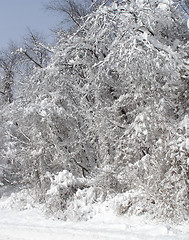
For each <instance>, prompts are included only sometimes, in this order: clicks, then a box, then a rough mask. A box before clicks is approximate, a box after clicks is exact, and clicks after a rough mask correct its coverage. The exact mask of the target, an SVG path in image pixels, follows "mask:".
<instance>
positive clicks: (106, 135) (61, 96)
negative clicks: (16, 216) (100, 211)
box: [1, 0, 189, 221]
mask: <svg viewBox="0 0 189 240" xmlns="http://www.w3.org/2000/svg"><path fill="white" fill-rule="evenodd" d="M188 40H189V31H188V28H187V24H186V20H185V19H183V18H182V16H179V12H178V11H177V10H176V9H175V7H174V5H172V2H171V1H165V0H164V1H162V0H158V1H153V0H152V1H145V0H142V1H115V2H114V3H113V4H112V5H111V6H105V7H101V8H99V9H98V10H97V11H96V12H93V13H91V14H90V15H88V16H87V18H86V21H85V22H84V24H83V25H82V26H80V28H78V29H77V31H76V32H74V33H72V34H70V35H69V34H65V33H64V34H63V33H60V35H59V37H58V42H57V44H56V46H55V47H54V49H53V52H54V53H53V54H52V57H51V60H50V62H49V64H48V65H47V66H46V67H43V68H41V69H37V68H36V69H33V72H32V74H31V75H30V76H29V78H28V79H27V81H26V83H25V86H23V91H22V93H21V95H22V100H19V101H15V102H14V103H12V104H11V105H9V106H8V107H7V108H6V109H4V110H3V111H2V118H4V120H3V126H4V127H3V129H4V131H6V134H5V137H4V147H3V149H2V151H1V152H2V156H3V158H4V160H6V161H7V162H8V163H9V164H8V167H7V169H6V171H5V172H4V179H6V181H8V182H15V181H17V182H19V183H20V182H22V183H23V184H26V183H27V184H30V185H31V186H33V187H35V191H36V196H37V198H38V200H39V201H40V202H42V203H44V204H46V206H47V208H48V209H49V211H51V212H54V213H55V215H57V216H58V217H62V218H63V219H72V220H73V219H88V217H89V216H92V215H93V214H91V215H90V213H91V212H92V211H93V210H91V209H92V208H91V206H93V205H94V204H97V203H98V202H103V201H105V200H107V199H109V198H111V197H112V199H113V198H114V197H115V195H116V194H119V195H120V197H119V202H120V204H117V205H116V206H115V209H117V212H118V213H120V214H121V213H122V214H126V213H128V214H133V213H134V214H142V213H150V214H152V215H153V216H155V217H158V218H164V219H172V220H175V221H182V220H186V219H188V214H189V212H188V209H189V208H188V206H189V205H188V204H189V182H188V181H189V180H188V178H189V169H188V164H189V156H188V152H189V139H188V134H189V132H188V131H189V130H188V129H189V85H188V84H189V77H188V76H189V65H188V63H189V62H188V59H189V44H188ZM5 120H6V121H5ZM53 178H54V179H53ZM80 178H88V180H82V181H79V180H78V179H80ZM89 179H90V180H89ZM3 181H4V182H5V180H3ZM128 193H129V194H128ZM121 196H122V197H121ZM82 199H83V202H82ZM120 199H122V200H120ZM71 209H72V210H73V209H74V210H75V211H72V210H71ZM137 209H138V210H137ZM74 212H75V213H76V212H77V213H78V214H76V215H77V216H76V215H74ZM87 214H88V215H87Z"/></svg>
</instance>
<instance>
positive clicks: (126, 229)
mask: <svg viewBox="0 0 189 240" xmlns="http://www.w3.org/2000/svg"><path fill="white" fill-rule="evenodd" d="M88 239H90V240H96V239H100V240H108V239H109V240H119V239H120V240H121V239H124V240H139V239H140V240H141V239H143V240H157V239H159V240H188V239H189V225H180V226H170V225H165V224H157V223H155V222H150V223H149V222H147V221H146V220H144V218H143V217H129V218H128V217H123V216H122V217H118V216H115V215H114V214H113V213H111V212H110V211H109V210H107V212H104V214H100V215H97V216H95V217H94V218H93V219H92V220H90V221H87V222H63V221H59V220H53V219H48V218H46V217H45V216H44V215H43V214H42V212H41V211H40V210H38V209H35V208H33V209H30V210H25V211H19V210H15V209H14V210H13V209H7V208H0V240H88Z"/></svg>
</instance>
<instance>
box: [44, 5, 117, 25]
mask: <svg viewBox="0 0 189 240" xmlns="http://www.w3.org/2000/svg"><path fill="white" fill-rule="evenodd" d="M110 2H113V1H112V0H80V1H78V0H53V1H50V2H49V3H48V4H46V5H45V7H46V9H47V10H50V11H55V12H58V13H60V14H63V15H66V17H67V19H68V20H69V21H71V22H73V23H74V24H76V25H78V26H79V25H80V23H81V22H82V21H83V17H85V16H86V15H87V14H88V13H91V12H93V11H95V10H96V9H97V8H99V7H100V6H101V5H106V4H108V3H110Z"/></svg>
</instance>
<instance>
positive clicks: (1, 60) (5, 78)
mask: <svg viewBox="0 0 189 240" xmlns="http://www.w3.org/2000/svg"><path fill="white" fill-rule="evenodd" d="M15 49H16V46H15V44H14V43H10V45H9V47H8V49H7V50H2V51H1V52H0V70H1V72H2V76H1V83H0V84H1V89H0V94H1V95H2V96H3V98H4V100H5V101H6V102H9V103H11V102H13V92H12V88H11V87H12V85H13V82H14V68H15V66H16V63H17V60H18V59H17V56H16V54H14V52H15Z"/></svg>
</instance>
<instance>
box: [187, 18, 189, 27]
mask: <svg viewBox="0 0 189 240" xmlns="http://www.w3.org/2000/svg"><path fill="white" fill-rule="evenodd" d="M187 26H188V29H189V19H188V21H187Z"/></svg>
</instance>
